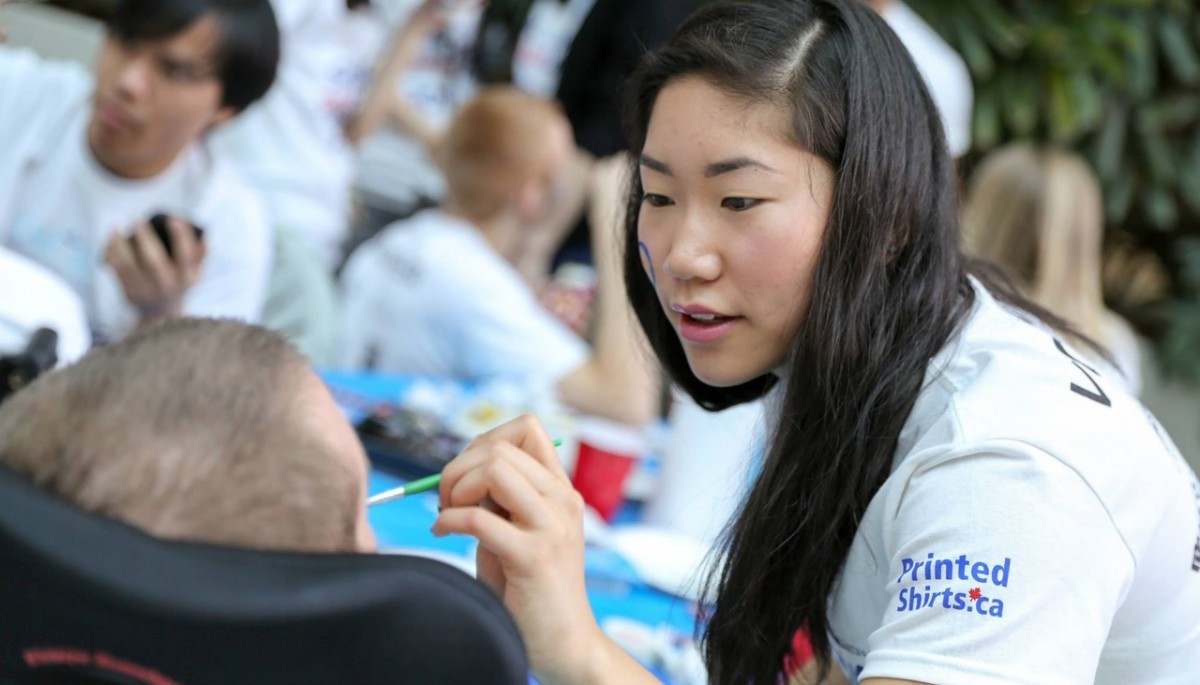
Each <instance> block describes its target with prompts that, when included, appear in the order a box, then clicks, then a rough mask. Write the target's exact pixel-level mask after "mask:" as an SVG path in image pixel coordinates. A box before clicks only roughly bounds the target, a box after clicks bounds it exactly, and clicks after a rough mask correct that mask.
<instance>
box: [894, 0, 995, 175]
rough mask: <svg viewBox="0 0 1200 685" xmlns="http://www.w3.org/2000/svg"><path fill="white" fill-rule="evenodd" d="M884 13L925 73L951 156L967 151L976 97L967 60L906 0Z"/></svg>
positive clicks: (896, 0) (919, 68)
mask: <svg viewBox="0 0 1200 685" xmlns="http://www.w3.org/2000/svg"><path fill="white" fill-rule="evenodd" d="M882 14H883V18H884V20H885V21H887V23H888V25H889V26H891V27H892V30H893V31H895V32H896V35H897V36H899V37H900V42H902V43H904V47H906V48H908V54H910V55H912V58H913V61H914V62H916V64H917V69H918V70H920V72H921V75H922V76H924V77H925V85H926V87H927V88H929V93H930V95H932V96H933V101H934V102H935V103H936V104H937V108H938V111H940V112H941V114H942V125H943V126H945V129H946V144H947V146H948V147H949V148H950V156H951V157H955V158H958V157H961V156H963V155H965V154H966V153H967V152H969V151H970V150H971V108H972V107H973V106H974V101H975V91H974V87H973V86H972V85H971V73H970V72H969V71H967V65H966V63H965V62H963V59H962V57H959V55H958V53H957V52H955V51H954V49H953V48H951V47H950V46H949V45H947V44H946V41H944V40H942V37H941V36H939V35H938V33H937V31H934V30H933V29H932V28H931V27H930V26H929V24H926V23H925V22H924V20H922V19H921V17H919V16H917V13H916V12H914V11H912V10H911V9H909V7H908V5H905V4H904V3H903V2H900V1H899V0H894V1H893V2H889V3H888V5H887V7H886V8H885V9H884V10H883V13H882Z"/></svg>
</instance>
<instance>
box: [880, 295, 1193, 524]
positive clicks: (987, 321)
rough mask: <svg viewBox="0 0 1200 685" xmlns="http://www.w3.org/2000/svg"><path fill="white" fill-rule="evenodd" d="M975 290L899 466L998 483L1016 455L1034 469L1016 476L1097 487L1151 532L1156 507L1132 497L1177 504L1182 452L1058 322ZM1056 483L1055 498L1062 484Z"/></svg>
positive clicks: (1121, 514)
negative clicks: (999, 468)
mask: <svg viewBox="0 0 1200 685" xmlns="http://www.w3.org/2000/svg"><path fill="white" fill-rule="evenodd" d="M977 294H978V295H979V298H978V301H977V303H976V306H975V311H974V313H973V314H972V315H971V317H970V319H969V320H968V321H967V323H966V325H965V327H964V329H963V330H962V331H961V333H960V334H959V336H958V338H957V339H956V340H955V341H953V342H952V343H951V344H950V345H948V348H947V350H946V351H944V353H943V354H940V355H939V356H938V357H937V358H935V359H934V361H933V362H931V365H930V370H929V372H928V376H927V380H926V388H925V390H924V391H922V393H921V395H920V397H919V398H918V400H917V402H916V404H915V405H914V409H913V412H912V414H911V415H910V417H909V420H908V423H907V424H906V425H905V428H904V430H903V431H902V432H901V437H900V441H899V444H898V451H897V458H896V461H897V463H896V472H895V473H894V474H893V475H894V476H895V477H897V478H898V479H899V480H901V481H903V480H905V479H908V478H916V477H921V476H922V475H925V474H929V473H931V472H935V471H939V469H940V471H945V469H943V468H942V467H943V466H944V465H945V464H947V463H950V462H955V463H956V466H955V469H954V471H955V473H957V474H958V475H959V476H960V477H966V478H978V479H981V480H982V481H984V482H987V481H989V480H994V479H993V478H992V476H991V475H989V474H990V471H989V469H993V468H995V467H996V465H997V464H1003V466H1004V468H1008V467H1009V466H1011V465H1012V463H1013V460H1017V461H1019V462H1021V463H1022V464H1023V467H1022V468H1023V469H1024V470H1018V471H1015V472H1009V474H1010V475H1012V474H1013V473H1016V474H1017V475H1016V476H1014V478H1015V480H1013V481H1012V483H1010V485H1013V486H1014V487H1028V488H1036V487H1042V486H1046V484H1048V483H1060V482H1063V479H1066V480H1068V481H1072V482H1074V483H1076V484H1077V485H1079V486H1081V487H1082V488H1084V489H1086V490H1089V491H1091V492H1093V493H1094V495H1095V497H1096V498H1098V500H1099V501H1100V502H1101V504H1102V506H1103V507H1105V508H1106V509H1107V510H1108V511H1109V515H1110V516H1111V517H1112V518H1113V520H1114V521H1115V522H1117V524H1118V526H1119V527H1120V528H1122V529H1123V532H1125V533H1128V534H1129V535H1132V536H1134V537H1141V536H1142V535H1148V534H1149V530H1150V528H1152V526H1153V518H1154V514H1153V510H1154V507H1141V509H1139V508H1138V507H1136V506H1131V502H1133V501H1134V500H1135V499H1138V500H1140V499H1142V498H1143V497H1144V500H1145V501H1149V502H1157V503H1161V504H1163V506H1168V503H1167V502H1165V501H1164V499H1169V498H1171V497H1173V496H1175V495H1179V496H1183V495H1182V493H1183V491H1182V490H1181V489H1180V487H1181V483H1182V482H1183V481H1182V480H1181V479H1180V478H1179V470H1178V461H1179V460H1178V458H1177V455H1176V454H1175V450H1174V448H1173V446H1172V445H1171V444H1170V442H1169V440H1167V439H1166V438H1165V436H1164V435H1163V434H1162V433H1161V431H1160V429H1159V428H1158V427H1157V423H1156V422H1155V421H1153V419H1152V418H1151V417H1150V416H1149V414H1148V413H1147V412H1146V410H1145V409H1144V408H1143V407H1142V405H1141V404H1140V403H1139V402H1138V401H1137V400H1136V399H1135V398H1134V397H1132V396H1131V395H1130V394H1129V393H1128V392H1127V391H1126V390H1125V387H1124V382H1123V381H1121V380H1120V379H1119V378H1116V377H1114V375H1113V374H1112V373H1111V372H1101V371H1099V370H1097V369H1095V368H1093V367H1092V366H1091V365H1089V364H1088V363H1087V362H1085V361H1082V360H1083V357H1082V355H1081V354H1079V353H1078V352H1076V351H1074V350H1072V349H1071V348H1070V347H1069V346H1068V345H1067V344H1066V343H1064V342H1063V341H1062V340H1061V339H1059V338H1057V337H1056V336H1055V335H1054V334H1053V333H1052V332H1051V331H1049V330H1048V329H1046V328H1045V327H1043V326H1041V325H1039V324H1036V323H1034V322H1031V321H1029V320H1027V319H1025V318H1023V317H1022V316H1021V315H1019V314H1018V313H1016V312H1013V311H1012V310H1010V309H1009V308H1007V307H1006V306H1004V305H1001V304H999V303H997V302H996V301H995V300H993V299H992V298H991V297H990V296H989V295H988V294H987V293H986V292H982V290H977ZM981 455H982V456H983V457H986V458H980V457H981ZM940 471H939V472H940ZM1031 474H1042V476H1045V478H1046V479H1045V480H1043V481H1038V478H1035V477H1033V476H1032V475H1031ZM1134 474H1137V476H1138V477H1137V478H1133V477H1132V476H1133V475H1134ZM1039 477H1041V476H1039ZM1039 482H1040V483H1041V485H1038V484H1037V483H1039ZM1022 483H1024V485H1022ZM996 487H999V488H1001V489H1002V486H999V485H997V486H996ZM1046 487H1049V488H1050V489H1049V490H1046V491H1045V492H1043V494H1044V495H1045V496H1046V497H1048V498H1050V499H1051V500H1053V497H1054V492H1053V490H1054V488H1055V487H1058V486H1055V485H1052V486H1046Z"/></svg>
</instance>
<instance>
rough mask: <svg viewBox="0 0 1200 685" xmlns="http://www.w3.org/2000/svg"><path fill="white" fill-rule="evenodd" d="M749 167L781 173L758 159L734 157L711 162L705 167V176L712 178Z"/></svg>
mask: <svg viewBox="0 0 1200 685" xmlns="http://www.w3.org/2000/svg"><path fill="white" fill-rule="evenodd" d="M747 168H751V169H761V170H763V171H769V172H771V173H779V172H778V171H776V170H775V169H772V168H771V167H769V166H767V165H766V164H763V163H762V162H760V161H758V160H756V159H751V158H749V157H733V158H731V159H725V160H722V161H720V162H713V163H712V164H709V165H708V166H707V167H705V168H704V176H705V178H712V177H713V176H720V175H721V174H728V173H730V172H733V171H737V170H739V169H747Z"/></svg>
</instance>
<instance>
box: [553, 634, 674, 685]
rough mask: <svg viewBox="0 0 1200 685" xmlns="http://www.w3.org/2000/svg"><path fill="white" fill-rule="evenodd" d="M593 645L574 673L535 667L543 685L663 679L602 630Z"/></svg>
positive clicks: (621, 684)
mask: <svg viewBox="0 0 1200 685" xmlns="http://www.w3.org/2000/svg"><path fill="white" fill-rule="evenodd" d="M589 646H590V647H591V649H589V651H588V653H587V655H586V657H585V658H584V659H583V660H582V661H581V662H580V663H579V664H578V666H579V668H578V669H576V670H575V671H574V672H573V673H570V674H552V673H543V672H540V671H538V670H536V669H535V670H534V676H535V677H536V678H537V679H538V682H540V683H542V684H543V685H661V681H659V680H658V679H657V678H655V677H654V676H653V675H651V674H650V672H649V671H647V670H646V669H645V668H644V667H643V666H642V665H641V664H639V663H638V662H637V660H636V659H634V658H633V657H631V656H629V654H628V653H627V652H626V651H625V650H623V649H621V648H620V647H619V646H617V644H616V643H615V642H613V641H612V640H610V639H609V638H608V636H607V635H604V634H603V633H599V634H598V636H597V639H596V640H595V641H594V643H593V644H591V645H589Z"/></svg>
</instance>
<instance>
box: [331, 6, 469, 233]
mask: <svg viewBox="0 0 1200 685" xmlns="http://www.w3.org/2000/svg"><path fill="white" fill-rule="evenodd" d="M420 4H421V0H396V1H395V2H393V3H392V4H391V5H390V6H388V7H385V8H384V14H385V16H387V17H389V19H390V20H391V21H393V22H394V24H393V25H394V26H395V27H397V29H396V30H399V28H400V27H402V26H403V25H404V24H405V23H406V22H407V21H408V20H409V18H410V17H411V16H412V13H413V12H415V11H416V9H417V8H418V7H419V6H420ZM482 16H483V8H482V6H480V5H478V4H475V3H461V4H460V5H456V6H455V7H454V8H452V9H451V10H448V11H447V14H446V21H445V24H444V25H443V26H442V27H441V28H440V29H438V30H436V31H434V32H433V34H432V35H430V36H429V37H428V39H427V40H426V41H425V42H424V43H423V44H422V45H421V47H420V48H419V50H418V52H417V56H416V57H415V59H414V61H413V64H412V65H411V66H410V67H409V68H408V70H406V71H405V72H404V73H403V75H401V76H400V78H399V80H398V83H396V84H394V87H395V88H396V90H397V91H398V92H399V94H400V95H401V96H402V97H403V98H405V99H406V100H407V101H408V102H409V103H411V104H412V106H413V108H414V109H416V111H417V112H418V113H420V114H421V116H423V117H424V118H425V120H426V121H428V122H429V124H430V125H432V126H433V127H435V128H436V129H439V130H440V129H445V128H446V127H447V126H448V125H449V124H450V119H451V118H452V117H453V116H454V113H455V112H457V111H458V109H459V108H460V107H462V106H463V105H464V104H465V103H466V102H467V101H468V100H470V99H471V96H473V95H474V94H475V91H476V90H477V89H478V84H477V83H476V81H475V77H474V75H473V74H472V73H471V54H472V52H473V50H474V46H475V34H476V33H477V32H478V30H479V22H480V19H481V18H482ZM354 187H355V189H357V190H358V191H359V193H361V194H362V196H363V198H364V200H365V201H366V202H367V203H368V204H370V205H372V206H376V207H381V208H384V209H389V210H392V211H402V210H405V209H407V208H408V207H410V206H411V205H413V204H414V203H415V202H416V201H417V200H418V199H419V198H421V197H426V198H431V199H440V198H441V197H442V196H443V195H444V194H445V192H446V186H445V181H444V180H443V178H442V174H441V172H440V171H439V170H438V168H437V165H436V164H435V163H434V162H433V160H432V158H431V157H430V156H429V152H428V150H426V149H425V146H424V145H423V144H422V143H420V142H418V141H417V140H415V139H413V138H412V137H411V136H409V135H407V134H406V133H404V132H401V131H398V130H396V129H395V128H393V127H391V126H384V127H383V128H381V129H380V130H379V131H377V132H375V133H374V134H373V135H371V136H370V137H368V138H367V139H366V140H364V141H363V142H362V145H360V146H359V152H358V157H357V160H356V170H355V179H354Z"/></svg>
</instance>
